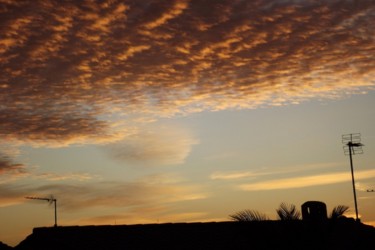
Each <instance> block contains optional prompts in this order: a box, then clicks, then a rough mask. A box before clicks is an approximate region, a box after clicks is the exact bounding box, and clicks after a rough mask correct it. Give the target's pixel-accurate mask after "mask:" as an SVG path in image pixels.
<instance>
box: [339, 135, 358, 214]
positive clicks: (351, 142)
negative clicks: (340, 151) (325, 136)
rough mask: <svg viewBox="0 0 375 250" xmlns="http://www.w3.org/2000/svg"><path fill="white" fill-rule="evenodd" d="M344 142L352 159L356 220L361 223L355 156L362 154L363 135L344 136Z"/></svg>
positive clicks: (345, 148) (345, 150)
mask: <svg viewBox="0 0 375 250" xmlns="http://www.w3.org/2000/svg"><path fill="white" fill-rule="evenodd" d="M342 142H343V143H344V144H345V146H344V153H345V154H346V155H349V159H350V171H351V174H352V186H353V196H354V206H355V219H356V221H360V220H359V218H358V204H357V193H356V188H355V179H354V167H353V155H355V154H362V153H363V150H362V146H363V144H362V143H361V134H360V133H355V134H347V135H343V136H342Z"/></svg>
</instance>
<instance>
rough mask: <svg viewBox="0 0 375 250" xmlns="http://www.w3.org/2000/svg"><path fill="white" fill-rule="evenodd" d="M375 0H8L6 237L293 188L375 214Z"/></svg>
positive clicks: (0, 39)
mask: <svg viewBox="0 0 375 250" xmlns="http://www.w3.org/2000/svg"><path fill="white" fill-rule="evenodd" d="M374 25H375V1H374V0H323V1H315V0H252V1H250V0H248V1H247V0H215V1H214V0H190V1H189V0H163V1H162V0H142V1H140V0H106V1H96V0H82V1H58V0H55V1H53V0H0V100H1V102H0V241H3V242H5V243H7V244H9V245H16V244H18V243H19V242H20V241H21V240H23V239H24V238H25V237H26V236H27V235H29V234H30V233H31V232H32V229H33V228H34V227H44V226H52V225H53V223H54V217H53V206H48V203H47V202H45V201H33V200H27V199H25V198H24V197H25V196H36V197H49V196H50V195H53V196H54V197H56V198H57V207H58V224H59V225H62V226H64V225H93V224H95V225H97V224H110V225H114V224H138V223H166V222H193V221H223V220H229V215H230V214H233V213H235V212H237V211H240V210H243V209H254V210H257V211H260V212H263V213H266V214H267V215H268V216H269V217H270V218H271V219H276V211H275V209H276V208H277V207H278V206H279V205H280V203H281V202H286V203H290V204H295V205H296V206H297V207H300V205H301V204H302V203H304V202H305V201H308V200H318V201H323V202H325V203H326V204H327V207H328V210H329V211H330V210H332V208H333V207H334V206H336V205H347V206H349V207H350V212H349V214H348V215H349V216H353V214H354V201H353V193H352V186H351V185H352V184H351V175H350V164H349V158H348V156H345V155H344V152H343V148H342V146H343V144H342V142H341V136H342V135H343V134H349V133H361V135H362V143H363V144H364V145H365V146H364V147H363V150H364V154H362V155H355V156H354V166H355V175H356V181H357V196H358V205H359V214H360V216H361V220H362V222H364V223H367V224H373V225H375V192H374V193H371V192H366V190H367V189H375V29H374Z"/></svg>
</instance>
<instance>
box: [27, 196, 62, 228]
mask: <svg viewBox="0 0 375 250" xmlns="http://www.w3.org/2000/svg"><path fill="white" fill-rule="evenodd" d="M25 198H26V199H30V200H42V201H48V202H49V203H50V204H51V203H52V202H53V203H54V206H55V225H54V227H57V205H56V202H57V200H56V199H55V198H53V196H52V197H51V198H41V197H25Z"/></svg>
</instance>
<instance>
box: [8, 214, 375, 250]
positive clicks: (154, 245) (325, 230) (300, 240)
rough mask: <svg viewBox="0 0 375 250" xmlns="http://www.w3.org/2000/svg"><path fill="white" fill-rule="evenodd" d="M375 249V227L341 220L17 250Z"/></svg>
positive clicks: (168, 232)
mask: <svg viewBox="0 0 375 250" xmlns="http://www.w3.org/2000/svg"><path fill="white" fill-rule="evenodd" d="M374 245H375V228H374V227H371V226H368V225H364V224H361V223H359V222H355V221H354V220H353V219H340V220H337V221H330V220H326V221H319V222H312V221H302V220H296V221H256V222H211V223H167V224H146V225H121V226H69V227H51V228H35V229H34V230H33V233H32V234H31V235H30V236H28V237H27V238H26V239H25V240H24V241H22V242H21V243H20V244H19V245H18V246H16V247H15V249H17V250H35V249H38V250H44V249H46V250H47V249H48V250H51V249H54V250H59V249H64V250H67V249H69V250H75V249H77V250H78V249H79V250H82V249H90V250H93V249H106V250H107V249H164V250H165V249H284V248H286V249H314V250H316V249H330V250H332V249H340V250H345V249H373V247H374Z"/></svg>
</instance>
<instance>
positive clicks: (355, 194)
mask: <svg viewBox="0 0 375 250" xmlns="http://www.w3.org/2000/svg"><path fill="white" fill-rule="evenodd" d="M347 145H348V147H349V158H350V170H351V172H352V185H353V195H354V206H355V219H356V221H359V219H358V205H357V192H356V190H355V180H354V170H353V159H352V147H353V143H352V142H348V144H347Z"/></svg>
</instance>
